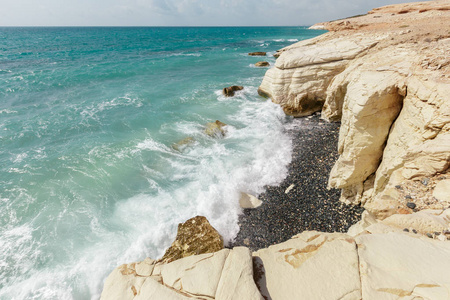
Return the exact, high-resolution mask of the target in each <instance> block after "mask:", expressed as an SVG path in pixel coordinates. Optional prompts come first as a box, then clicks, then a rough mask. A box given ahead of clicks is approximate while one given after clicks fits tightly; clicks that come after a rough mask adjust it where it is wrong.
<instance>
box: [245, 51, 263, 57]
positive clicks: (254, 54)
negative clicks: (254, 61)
mask: <svg viewBox="0 0 450 300" xmlns="http://www.w3.org/2000/svg"><path fill="white" fill-rule="evenodd" d="M248 55H250V56H266V52H250V53H249V54H248Z"/></svg>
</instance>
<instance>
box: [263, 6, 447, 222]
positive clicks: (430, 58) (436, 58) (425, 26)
mask: <svg viewBox="0 0 450 300" xmlns="http://www.w3.org/2000/svg"><path fill="white" fill-rule="evenodd" d="M448 24H450V1H448V0H443V1H430V2H423V3H411V4H400V5H391V6H386V7H382V8H379V9H375V10H373V11H371V12H369V14H367V15H365V16H361V17H356V18H351V19H347V20H340V21H334V22H328V23H322V24H318V25H315V26H314V27H315V28H325V29H328V30H330V32H328V33H326V34H324V35H321V36H319V37H317V38H315V39H312V40H307V41H302V42H299V43H296V44H294V45H291V46H289V47H286V48H284V49H282V50H280V51H279V53H280V56H279V58H278V59H277V62H276V64H275V67H274V68H272V69H270V70H268V71H267V73H266V76H265V77H264V80H263V82H262V84H261V86H260V89H259V91H260V94H263V95H267V96H270V97H271V98H272V100H273V101H274V102H275V103H279V104H280V105H281V106H282V107H283V109H284V111H285V112H286V113H287V114H290V115H293V116H304V115H308V114H311V113H313V112H316V111H322V118H324V119H326V120H328V121H341V123H342V125H341V130H340V134H339V145H338V151H339V154H340V158H339V160H338V161H337V162H336V164H335V166H334V168H333V170H332V171H331V174H330V179H329V187H330V188H339V189H342V197H341V200H342V201H344V202H347V203H353V204H359V203H362V204H363V205H364V206H365V207H366V209H369V210H370V211H371V212H373V213H375V214H376V215H377V216H378V217H380V218H384V217H387V216H389V215H391V214H393V213H395V212H397V211H398V210H399V209H401V208H403V207H405V205H406V202H407V201H405V199H404V197H403V196H404V195H402V193H401V192H400V190H399V188H398V187H399V186H402V185H408V184H409V183H410V180H413V179H423V178H426V179H427V180H429V179H430V178H433V177H436V176H439V174H443V173H446V172H447V170H448V168H449V165H450V97H449V95H450V54H449V53H450V30H449V29H448V28H449V27H448ZM418 192H419V191H414V192H413V194H414V193H418ZM429 192H430V193H432V190H430V191H429ZM411 199H412V200H414V199H413V198H412V197H411V198H409V200H411ZM441 204H442V205H441V207H440V208H444V207H448V205H449V204H450V203H448V202H447V201H443V202H442V203H441Z"/></svg>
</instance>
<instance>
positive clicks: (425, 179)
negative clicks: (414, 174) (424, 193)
mask: <svg viewBox="0 0 450 300" xmlns="http://www.w3.org/2000/svg"><path fill="white" fill-rule="evenodd" d="M428 182H430V178H424V179H422V184H423V185H428Z"/></svg>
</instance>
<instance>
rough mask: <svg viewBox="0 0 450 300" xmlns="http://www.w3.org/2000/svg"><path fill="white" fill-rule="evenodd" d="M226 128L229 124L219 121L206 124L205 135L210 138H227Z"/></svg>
mask: <svg viewBox="0 0 450 300" xmlns="http://www.w3.org/2000/svg"><path fill="white" fill-rule="evenodd" d="M225 126H227V124H225V123H222V122H220V121H219V120H216V121H215V122H211V123H206V128H205V133H206V134H207V135H209V136H210V137H215V138H222V137H224V136H225V128H224V127H225Z"/></svg>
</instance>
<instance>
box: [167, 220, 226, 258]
mask: <svg viewBox="0 0 450 300" xmlns="http://www.w3.org/2000/svg"><path fill="white" fill-rule="evenodd" d="M221 249H223V239H222V237H221V236H220V234H219V233H218V232H217V230H215V229H214V227H212V226H211V224H209V222H208V220H207V219H206V218H205V217H202V216H197V217H194V218H192V219H189V220H187V221H186V222H184V223H181V224H178V232H177V237H176V238H175V241H174V242H173V243H172V245H171V246H170V248H169V249H167V251H166V253H165V254H164V256H163V257H162V260H163V261H166V262H172V261H175V260H177V259H180V258H183V257H187V256H191V255H198V254H203V253H213V252H216V251H219V250H221Z"/></svg>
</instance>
